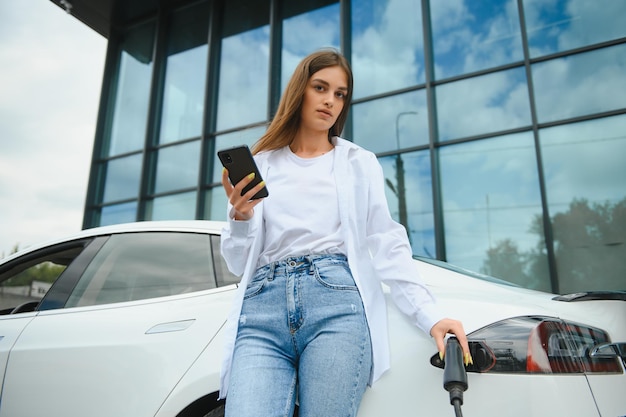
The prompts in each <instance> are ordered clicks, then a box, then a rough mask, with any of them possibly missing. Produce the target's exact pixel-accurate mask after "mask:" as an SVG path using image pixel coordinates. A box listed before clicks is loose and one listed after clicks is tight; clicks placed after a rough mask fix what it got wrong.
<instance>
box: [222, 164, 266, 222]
mask: <svg viewBox="0 0 626 417" xmlns="http://www.w3.org/2000/svg"><path fill="white" fill-rule="evenodd" d="M253 179H254V174H253V173H252V174H250V175H248V176H246V177H244V179H242V180H241V181H239V182H238V183H237V184H235V185H232V184H231V183H230V180H229V179H228V170H227V169H226V168H224V169H223V170H222V186H223V187H224V191H226V197H228V201H229V202H230V204H231V205H232V206H233V209H234V214H235V215H234V217H233V218H234V219H235V220H250V219H251V218H252V215H253V214H254V207H255V206H256V205H257V204H259V203H260V202H261V200H262V198H259V199H255V200H252V196H254V195H255V194H256V193H258V192H259V191H261V189H262V188H263V187H265V181H261V182H260V183H258V184H257V185H256V186H254V187H252V188H251V189H250V190H248V192H247V193H245V194H244V195H241V191H242V190H243V189H244V187H245V186H246V185H248V184H250V182H251V181H252V180H253Z"/></svg>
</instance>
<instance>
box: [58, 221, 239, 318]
mask: <svg viewBox="0 0 626 417" xmlns="http://www.w3.org/2000/svg"><path fill="white" fill-rule="evenodd" d="M218 249H219V246H218ZM213 252H214V244H213V243H212V242H211V236H210V235H207V234H200V233H183V232H142V233H123V234H116V235H112V236H111V237H110V238H109V240H108V241H107V242H106V243H105V244H104V246H103V247H102V249H101V250H100V251H99V252H98V254H97V255H96V256H95V257H94V259H93V260H92V261H91V263H90V264H89V266H88V267H87V269H86V270H85V272H84V274H83V275H82V276H81V278H80V280H79V281H78V283H77V285H76V287H75V288H74V290H73V291H72V294H71V295H70V297H69V299H68V301H67V303H66V305H65V307H66V308H67V307H80V306H89V305H98V304H108V303H117V302H124V301H135V300H143V299H148V298H156V297H165V296H170V295H176V294H184V293H189V292H194V291H201V290H206V289H210V288H216V287H218V286H223V285H227V283H231V282H229V281H232V279H229V278H226V279H225V278H222V277H218V276H217V275H216V273H215V272H216V269H215V266H216V265H215V262H214V253H213ZM218 255H219V252H218Z"/></svg>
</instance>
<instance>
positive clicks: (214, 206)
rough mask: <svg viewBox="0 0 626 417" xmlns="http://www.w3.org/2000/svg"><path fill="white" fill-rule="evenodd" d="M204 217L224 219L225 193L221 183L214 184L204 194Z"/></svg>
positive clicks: (225, 214) (226, 201)
mask: <svg viewBox="0 0 626 417" xmlns="http://www.w3.org/2000/svg"><path fill="white" fill-rule="evenodd" d="M205 203H206V204H205V207H206V208H205V210H206V213H205V216H204V218H205V219H211V220H220V221H226V216H227V213H226V210H227V209H226V205H227V203H228V200H227V199H226V193H225V192H224V189H223V188H222V186H221V185H219V186H215V187H213V188H211V189H210V190H208V191H207V193H206V194H205Z"/></svg>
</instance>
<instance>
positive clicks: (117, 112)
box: [102, 22, 154, 156]
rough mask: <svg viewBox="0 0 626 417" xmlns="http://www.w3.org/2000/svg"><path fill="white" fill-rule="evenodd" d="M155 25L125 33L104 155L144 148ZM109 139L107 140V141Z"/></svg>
mask: <svg viewBox="0 0 626 417" xmlns="http://www.w3.org/2000/svg"><path fill="white" fill-rule="evenodd" d="M153 43H154V22H149V23H146V24H144V25H141V26H138V27H136V28H133V29H130V30H129V31H128V32H126V33H125V34H124V37H123V39H122V41H121V46H120V54H119V56H118V60H119V62H118V68H117V78H116V79H117V85H116V86H114V87H113V91H115V98H114V99H113V103H112V106H111V108H112V112H113V114H112V115H109V118H110V119H111V121H110V123H109V124H108V126H110V127H109V129H107V130H108V131H107V132H105V138H107V137H108V146H106V145H105V151H104V152H103V153H102V154H103V155H104V156H113V155H119V154H121V153H126V152H131V151H135V150H138V149H141V148H143V146H144V142H145V139H146V125H147V117H148V101H149V99H150V80H151V79H152V49H153V47H152V45H153ZM105 140H106V139H105Z"/></svg>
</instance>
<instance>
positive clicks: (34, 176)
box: [0, 0, 107, 257]
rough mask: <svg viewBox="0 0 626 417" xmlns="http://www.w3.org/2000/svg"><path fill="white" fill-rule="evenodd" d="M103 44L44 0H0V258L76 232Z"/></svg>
mask: <svg viewBox="0 0 626 417" xmlns="http://www.w3.org/2000/svg"><path fill="white" fill-rule="evenodd" d="M106 44H107V40H106V39H105V38H104V37H102V36H100V35H99V34H97V33H96V32H94V31H93V30H92V29H90V28H89V27H87V26H86V25H84V24H83V23H81V22H80V21H78V20H77V19H76V18H74V17H72V16H70V15H68V14H66V13H65V12H64V11H63V10H61V9H60V8H59V7H58V6H56V5H54V4H53V3H52V2H50V1H48V0H20V1H1V2H0V63H1V64H2V65H0V80H2V81H0V257H1V256H3V255H4V256H7V255H8V254H9V253H10V252H11V251H12V249H13V247H14V246H15V245H19V247H20V248H25V247H27V246H30V245H33V244H37V243H40V242H43V241H46V240H48V239H53V238H57V237H60V236H64V235H68V234H71V233H74V232H78V231H80V230H81V226H82V217H83V208H84V203H85V196H86V192H87V181H88V176H89V163H90V160H91V152H92V149H93V141H94V134H95V124H96V116H97V110H98V101H99V97H100V88H101V84H102V74H103V69H104V59H105V52H106Z"/></svg>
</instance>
